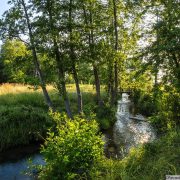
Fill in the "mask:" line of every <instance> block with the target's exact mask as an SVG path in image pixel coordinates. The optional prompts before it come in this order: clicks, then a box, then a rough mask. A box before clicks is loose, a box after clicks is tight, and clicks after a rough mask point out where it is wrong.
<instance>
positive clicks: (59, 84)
mask: <svg viewBox="0 0 180 180" xmlns="http://www.w3.org/2000/svg"><path fill="white" fill-rule="evenodd" d="M47 3H48V13H49V21H50V26H51V33H52V39H53V46H54V53H55V60H56V63H57V69H58V78H59V82H57V88H58V91H59V94H60V95H62V98H63V100H64V105H65V108H66V112H67V115H68V117H69V118H71V119H73V116H72V112H71V108H70V103H69V98H68V96H67V90H66V83H65V73H64V64H63V59H62V58H63V57H62V55H61V54H60V51H59V46H58V43H57V40H56V38H57V37H58V33H56V32H55V30H54V24H53V19H52V9H51V7H52V4H51V3H50V2H49V1H47Z"/></svg>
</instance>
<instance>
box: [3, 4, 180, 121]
mask: <svg viewBox="0 0 180 180" xmlns="http://www.w3.org/2000/svg"><path fill="white" fill-rule="evenodd" d="M9 3H10V4H11V8H10V9H9V10H8V11H6V12H5V13H4V16H3V18H2V19H1V21H0V24H1V26H0V33H1V38H2V40H3V45H2V47H1V61H0V74H1V77H2V78H1V82H4V81H5V79H8V81H9V82H22V83H31V84H39V85H40V86H41V88H42V90H43V94H44V97H45V100H46V103H47V105H48V106H49V107H50V108H54V107H53V104H52V101H51V99H50V96H49V94H48V91H47V88H46V84H47V83H53V84H55V86H56V88H57V90H58V93H59V95H60V96H61V97H62V98H63V101H64V105H65V107H66V111H67V114H68V116H69V117H70V118H73V115H72V112H71V108H70V102H69V99H68V94H67V90H66V84H67V83H68V82H73V83H75V85H76V92H77V106H78V112H79V113H81V112H82V111H83V103H82V92H81V89H80V83H81V82H84V83H93V84H94V85H95V89H96V97H97V104H98V106H99V107H102V106H104V102H103V99H102V96H101V85H104V86H105V87H106V90H107V97H109V99H108V101H109V104H111V105H113V104H114V103H116V100H117V95H118V92H119V91H123V90H129V89H130V90H135V89H143V88H144V89H145V90H149V88H150V87H151V86H153V87H154V92H157V91H158V88H159V87H160V84H162V83H164V82H166V83H167V84H168V85H170V86H173V87H175V88H176V89H178V88H179V83H180V82H179V79H180V74H179V73H180V69H179V61H180V54H179V49H180V47H179V46H180V43H179V42H180V27H179V19H180V13H179V11H178V8H179V7H180V4H179V1H178V0H166V1H164V0H159V1H131V0H68V1H66V0H60V1H56V0H43V1H41V0H29V1H28V2H27V1H25V0H11V1H9ZM147 17H152V19H153V20H155V21H154V22H153V21H151V26H150V28H147V25H148V23H147V22H146V20H147ZM140 41H144V43H143V44H145V42H148V45H146V47H145V45H143V46H140ZM158 74H160V75H161V80H159V75H158ZM154 94H156V93H154ZM155 96H156V95H155Z"/></svg>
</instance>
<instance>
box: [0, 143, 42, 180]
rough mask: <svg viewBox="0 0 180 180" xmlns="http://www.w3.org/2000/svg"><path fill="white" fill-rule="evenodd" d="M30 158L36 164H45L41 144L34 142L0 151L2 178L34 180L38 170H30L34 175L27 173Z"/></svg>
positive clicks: (5, 179) (4, 179)
mask: <svg viewBox="0 0 180 180" xmlns="http://www.w3.org/2000/svg"><path fill="white" fill-rule="evenodd" d="M29 159H31V160H32V163H33V164H34V165H40V164H41V165H43V164H45V163H44V160H43V158H42V155H40V154H39V145H38V144H33V145H29V146H26V147H19V148H14V149H11V150H8V151H6V152H2V153H0V180H34V179H35V176H36V175H37V172H36V171H35V170H33V169H31V170H29V171H28V173H29V172H31V174H32V176H29V175H26V173H27V170H28V166H29Z"/></svg>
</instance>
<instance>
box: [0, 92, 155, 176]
mask: <svg viewBox="0 0 180 180" xmlns="http://www.w3.org/2000/svg"><path fill="white" fill-rule="evenodd" d="M129 106H130V100H129V99H128V94H126V93H123V94H122V99H121V100H119V101H118V107H117V113H116V118H117V121H116V122H115V124H114V126H113V127H112V128H110V129H108V130H104V131H102V133H103V135H104V136H103V140H104V141H105V146H104V152H105V155H106V156H107V157H108V158H118V159H121V158H123V157H125V156H126V155H127V154H128V152H129V151H130V149H131V147H137V146H138V145H140V144H143V143H147V142H151V141H153V140H154V139H156V133H155V130H154V129H153V128H152V127H151V125H150V124H149V123H148V121H147V120H146V119H145V118H144V117H143V116H142V115H132V114H131V113H130V112H129ZM39 147H40V145H39V144H33V145H29V146H26V147H18V148H15V149H11V150H9V151H6V152H2V153H0V180H34V179H36V174H37V172H36V171H35V170H31V172H32V174H33V176H31V177H30V176H28V175H26V174H25V173H23V172H25V171H27V169H28V166H29V163H28V161H29V158H31V160H32V163H33V164H35V165H44V164H45V162H44V160H43V157H42V155H40V153H39Z"/></svg>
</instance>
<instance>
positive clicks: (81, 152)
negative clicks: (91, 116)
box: [39, 113, 103, 179]
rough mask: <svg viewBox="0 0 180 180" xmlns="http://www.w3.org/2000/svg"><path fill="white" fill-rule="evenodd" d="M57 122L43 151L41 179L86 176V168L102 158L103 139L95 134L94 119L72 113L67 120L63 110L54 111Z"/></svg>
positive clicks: (94, 164) (87, 172) (87, 171)
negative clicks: (61, 112)
mask: <svg viewBox="0 0 180 180" xmlns="http://www.w3.org/2000/svg"><path fill="white" fill-rule="evenodd" d="M53 118H54V120H55V121H56V123H57V126H56V130H55V133H54V131H50V132H49V137H48V138H47V139H46V142H45V145H44V146H43V148H42V153H43V155H44V157H45V161H46V166H45V167H43V169H42V171H41V173H40V175H39V177H40V179H73V178H75V179H76V178H78V176H84V177H88V175H89V172H90V171H91V170H92V168H93V167H96V164H97V163H98V162H99V161H100V160H101V158H102V155H103V141H102V139H101V136H100V135H98V134H97V133H98V124H97V123H96V121H95V120H90V121H87V120H85V119H82V118H79V117H75V119H74V120H70V119H68V118H67V116H66V115H64V114H58V113H55V114H53Z"/></svg>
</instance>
